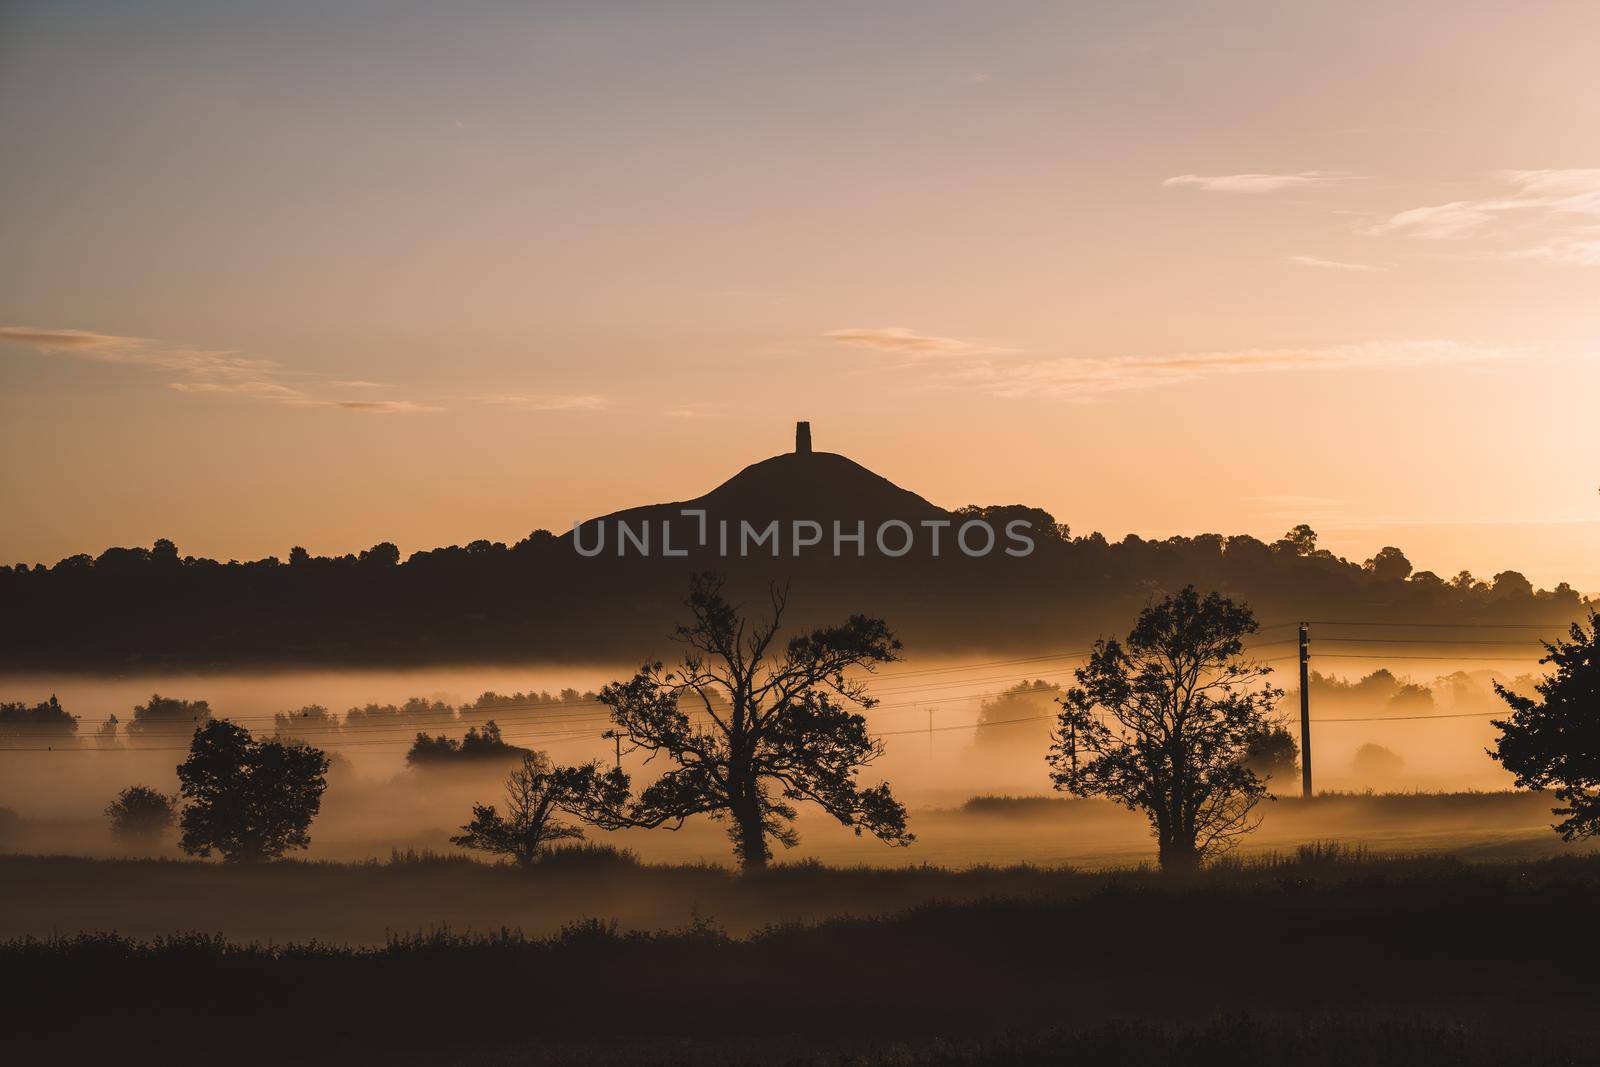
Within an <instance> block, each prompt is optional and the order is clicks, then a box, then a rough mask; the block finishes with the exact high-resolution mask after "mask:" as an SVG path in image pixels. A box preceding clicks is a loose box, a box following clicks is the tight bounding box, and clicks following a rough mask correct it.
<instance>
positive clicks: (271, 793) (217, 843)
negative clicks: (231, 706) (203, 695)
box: [178, 719, 328, 863]
mask: <svg viewBox="0 0 1600 1067" xmlns="http://www.w3.org/2000/svg"><path fill="white" fill-rule="evenodd" d="M327 771H328V757H327V756H326V755H325V754H324V753H323V752H322V751H321V750H319V749H315V748H312V747H311V746H310V745H301V744H285V743H283V742H281V741H256V740H253V739H252V738H251V736H250V731H249V730H246V729H245V728H244V727H242V726H237V725H235V724H234V723H231V722H228V721H227V720H226V719H212V720H211V721H209V722H207V723H206V724H205V725H204V726H202V727H201V728H200V729H198V730H196V731H195V734H194V738H193V739H192V740H191V741H190V742H189V758H188V759H186V760H184V761H183V763H181V764H179V766H178V781H179V782H180V783H182V785H181V789H180V792H181V794H182V796H183V798H184V799H185V800H187V801H188V804H187V806H186V807H185V808H184V809H183V837H182V839H181V840H180V841H179V844H180V845H181V846H182V847H183V850H184V851H185V852H189V853H192V854H194V855H198V856H209V855H211V851H212V849H215V850H216V851H218V852H220V853H221V854H222V858H223V859H224V860H225V861H227V862H229V863H250V862H258V861H261V860H270V859H276V858H277V857H279V856H281V855H283V853H284V852H285V851H286V850H288V849H291V848H305V847H307V846H308V845H309V844H310V843H311V835H310V833H309V831H310V828H311V820H312V819H314V818H316V815H317V811H318V810H319V809H320V808H321V806H322V794H323V791H324V790H326V789H327V788H328V780H327V777H326V776H327Z"/></svg>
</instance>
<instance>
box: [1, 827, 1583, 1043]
mask: <svg viewBox="0 0 1600 1067" xmlns="http://www.w3.org/2000/svg"><path fill="white" fill-rule="evenodd" d="M0 879H3V884H4V895H5V898H6V899H7V901H8V903H9V904H10V905H11V907H9V908H8V912H9V913H10V914H9V916H8V922H14V916H15V915H16V913H17V912H18V911H22V912H31V913H32V914H33V915H34V916H35V918H36V920H42V919H43V918H44V916H45V915H47V914H49V907H50V905H49V903H48V902H49V901H51V900H56V901H64V900H70V899H72V898H73V897H75V896H78V897H84V898H87V897H91V896H92V897H93V898H94V899H95V900H97V901H98V902H99V906H100V908H101V909H102V911H101V917H100V918H101V921H100V923H99V924H97V925H96V926H95V927H93V928H94V929H100V930H106V931H110V930H112V929H117V930H119V931H120V933H119V934H113V933H110V932H106V933H85V934H77V933H75V932H72V933H69V931H75V930H76V929H77V927H76V926H75V925H74V926H69V925H66V924H63V925H61V926H57V927H56V931H57V932H58V933H59V935H60V936H52V935H51V932H50V931H48V930H44V931H35V933H36V934H37V935H38V936H34V937H28V938H22V937H17V936H15V934H16V932H15V931H14V930H13V931H10V933H11V934H12V939H11V940H9V941H7V942H5V943H4V944H3V945H0V981H4V982H5V984H6V986H7V987H8V988H10V989H11V990H13V992H12V993H11V994H10V995H9V996H8V998H7V1000H6V1001H5V1005H6V1007H5V1012H6V1014H7V1015H9V1016H10V1018H9V1019H8V1020H7V1022H6V1032H7V1033H8V1035H10V1036H11V1038H12V1039H13V1040H12V1043H13V1045H14V1047H15V1048H16V1050H17V1052H18V1053H19V1054H20V1055H21V1056H22V1060H23V1061H27V1060H28V1059H30V1058H31V1057H32V1056H34V1055H36V1054H37V1055H43V1054H45V1053H47V1052H51V1053H56V1054H68V1053H70V1054H72V1055H78V1056H89V1055H99V1054H108V1053H110V1052H112V1051H115V1052H116V1054H117V1056H118V1059H119V1060H120V1061H124V1062H125V1061H127V1056H126V1050H127V1049H128V1048H130V1047H133V1048H139V1049H144V1050H149V1051H148V1055H149V1057H150V1058H151V1059H152V1060H154V1059H163V1060H166V1061H169V1062H170V1061H172V1060H173V1059H178V1060H186V1059H191V1058H197V1057H201V1056H222V1055H224V1050H225V1055H226V1058H228V1059H258V1060H276V1059H282V1058H290V1057H292V1058H294V1059H297V1060H308V1061H317V1062H333V1061H352V1060H353V1061H357V1062H359V1061H362V1060H366V1059H371V1058H375V1057H378V1056H380V1055H381V1057H382V1058H383V1059H384V1060H385V1061H387V1062H404V1063H454V1062H460V1063H539V1064H544V1063H584V1062H589V1063H685V1064H688V1063H746V1062H763V1063H765V1062H795V1063H819V1064H820V1063H854V1064H866V1063H885V1064H890V1063H893V1064H941V1063H950V1064H955V1063H993V1064H999V1063H1053V1062H1060V1061H1061V1060H1062V1059H1070V1060H1073V1061H1077V1062H1085V1063H1162V1062H1180V1063H1182V1062H1190V1063H1207V1062H1216V1061H1217V1060H1218V1059H1225V1060H1226V1061H1228V1062H1236V1063H1279V1062H1287V1061H1290V1060H1293V1061H1294V1062H1303V1063H1314V1064H1333V1063H1505V1062H1544V1063H1579V1062H1592V1061H1593V1060H1594V1059H1595V1052H1594V1051H1593V1050H1594V1037H1595V1033H1594V1022H1593V1010H1592V1009H1593V1005H1594V1003H1595V997H1596V995H1597V994H1600V975H1597V973H1596V971H1595V969H1594V967H1593V960H1594V958H1595V952H1596V949H1597V948H1600V941H1597V939H1600V928H1597V927H1596V926H1595V924H1594V923H1593V916H1594V914H1595V912H1596V908H1597V907H1600V858H1597V857H1592V856H1571V857H1566V858H1559V859H1551V860H1542V861H1531V862H1516V863H1509V862H1485V863H1465V862H1462V861H1460V860H1459V859H1453V858H1449V857H1443V856H1432V857H1377V856H1369V855H1365V854H1363V853H1360V852H1355V851H1351V850H1347V849H1341V848H1338V847H1333V846H1324V847H1316V848H1307V849H1302V850H1300V851H1299V852H1298V853H1295V854H1293V855H1287V856H1281V857H1273V858H1261V859H1256V860H1252V861H1248V862H1233V863H1224V864H1221V865H1219V866H1218V867H1216V868H1213V869H1209V870H1205V871H1202V872H1199V873H1198V874H1196V875H1193V876H1189V877H1183V878H1174V877H1172V876H1171V875H1170V874H1169V875H1162V874H1160V873H1159V872H1155V871H1151V870H1119V871H1111V872H1089V871H1077V870H1071V869H1042V868H1031V867H1010V868H976V869H970V870H964V871H951V870H944V869H938V868H907V869H900V870H881V869H880V870H872V869H862V868H856V869H838V868H829V867H823V866H820V865H815V864H803V865H798V866H780V867H776V868H774V869H772V870H770V871H767V872H764V873H762V874H759V875H754V876H751V875H746V876H736V875H733V874H732V873H730V872H728V871H725V870H721V869H716V868H710V867H704V866H689V867H685V866H648V865H640V864H638V863H637V862H636V861H633V860H632V859H630V858H629V857H628V856H626V855H619V854H616V853H613V852H610V851H609V850H605V849H590V850H586V851H582V852H579V853H574V854H572V855H569V856H562V855H560V854H559V853H558V854H557V855H556V856H555V857H553V858H551V859H547V860H545V861H544V862H542V863H540V864H539V865H537V866H536V867H535V868H533V869H532V870H528V871H515V870H512V869H507V868H495V867H489V866H486V865H482V864H476V863H471V862H466V861H462V860H458V859H456V860H453V859H443V858H436V857H428V856H409V857H408V856H403V855H402V856H399V857H396V858H395V859H394V860H393V861H391V862H388V863H372V864H349V865H346V864H326V863H303V862H287V863H280V864H273V865H269V866H265V867H259V868H252V869H238V868H226V867H221V866H216V865H206V864H197V863H176V862H168V861H106V860H86V859H69V858H48V857H27V856H10V857H5V858H4V859H0ZM629 901H632V902H634V903H632V904H630V903H628V902H629ZM401 902H404V904H403V906H402V905H401ZM430 910H431V911H433V912H435V913H436V914H439V915H441V916H442V915H444V914H446V913H453V914H455V915H457V916H463V917H466V918H468V919H469V920H470V921H468V922H465V923H462V924H461V925H456V924H454V923H452V924H451V926H450V928H449V929H446V928H444V927H443V926H441V925H433V926H431V927H430V926H428V925H426V924H421V923H417V922H410V923H404V924H397V925H393V926H389V928H388V929H387V932H386V933H384V934H381V935H379V936H378V937H376V938H374V937H372V936H371V931H372V930H373V929H375V928H376V927H377V926H379V925H385V924H388V923H389V922H391V921H392V920H394V919H396V918H398V917H399V916H401V915H409V916H416V915H420V914H426V913H428V912H429V911H430ZM141 912H142V913H143V914H145V915H146V916H147V917H148V918H147V920H146V922H145V923H143V924H139V923H133V924H130V925H123V922H122V920H125V919H126V918H127V917H129V916H132V915H135V914H138V913H141ZM673 912H676V913H677V914H680V915H684V916H685V918H684V919H683V920H682V921H679V922H676V923H660V924H656V925H651V924H650V923H648V922H644V923H642V924H641V922H640V920H641V919H642V918H643V917H645V916H647V915H665V914H668V913H673ZM529 914H540V915H543V916H545V917H547V918H551V919H553V918H555V917H556V916H561V917H562V918H561V920H560V922H559V923H557V924H556V925H555V927H554V930H553V932H551V933H549V934H546V935H543V936H539V935H535V934H533V933H531V932H527V933H525V932H523V931H522V930H518V929H516V926H517V925H518V924H517V923H515V922H513V921H511V920H512V919H514V918H515V917H517V916H519V915H529ZM224 915H227V916H231V917H233V918H232V921H231V922H229V923H228V924H227V925H228V926H229V927H230V932H229V936H227V937H222V936H218V935H216V934H215V933H214V932H213V931H214V930H215V929H216V925H215V922H216V920H218V919H219V918H221V917H222V916H224ZM61 917H62V918H65V917H66V916H65V915H62V916H61ZM156 917H159V919H157V918H156ZM497 917H498V919H499V920H500V921H496V920H497ZM151 922H159V924H160V925H164V926H165V928H166V929H165V932H166V933H168V934H169V935H171V934H176V935H177V936H167V937H155V936H154V935H153V933H151V932H146V933H138V932H136V931H137V928H138V927H140V926H144V927H145V928H146V929H147V930H148V928H149V926H150V924H151ZM543 925H546V924H541V926H543ZM296 926H298V927H300V928H301V929H303V930H305V931H307V932H306V933H303V934H301V935H300V936H297V937H289V938H285V937H281V936H274V935H273V934H268V933H265V932H264V931H266V930H268V929H271V930H273V931H281V930H284V929H292V928H294V927H296ZM341 928H342V929H344V931H345V933H344V935H343V936H340V934H339V933H338V932H337V931H338V930H339V929H341ZM180 931H190V933H187V934H183V933H178V932H180ZM252 931H254V932H252ZM311 931H317V933H315V934H314V935H313V934H312V933H311ZM127 934H132V935H133V936H132V937H125V936H123V935H127ZM350 946H355V947H350ZM157 1050H160V1051H159V1052H158V1051H157Z"/></svg>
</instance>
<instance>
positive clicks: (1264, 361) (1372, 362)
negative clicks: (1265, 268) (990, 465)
mask: <svg viewBox="0 0 1600 1067" xmlns="http://www.w3.org/2000/svg"><path fill="white" fill-rule="evenodd" d="M1516 354H1517V353H1516V351H1514V350H1511V349H1503V348H1493V347H1489V346H1483V345H1468V344H1461V343H1459V342H1456V341H1440V340H1414V341H1374V342H1368V343H1364V344H1353V345H1330V346H1325V347H1318V348H1249V349H1239V350H1235V351H1223V352H1191V353H1180V354H1177V355H1168V356H1112V357H1084V358H1059V359H1038V360H998V359H985V360H978V361H973V362H970V363H967V364H964V365H962V366H961V367H959V368H954V369H950V370H947V371H945V372H944V373H943V374H942V375H940V376H939V377H938V378H937V379H936V381H937V382H938V384H943V385H946V386H951V387H963V388H975V389H979V390H982V391H984V392H987V393H990V394H993V395H995V396H1001V397H1045V398H1049V399H1055V400H1068V401H1080V402H1081V401H1091V400H1097V399H1101V398H1104V397H1106V396H1108V395H1111V394H1115V393H1125V392H1131V391H1135V390H1143V389H1157V388H1163V387H1168V386H1175V385H1182V384H1188V383H1194V382H1201V381H1206V380H1209V379H1214V378H1222V377H1231V376H1236V375H1244V374H1268V373H1290V372H1304V371H1325V370H1344V369H1355V368H1380V367H1405V366H1418V365H1424V364H1431V363H1439V364H1453V365H1458V364H1466V363H1477V362H1482V361H1486V360H1495V359H1504V358H1508V357H1511V356H1513V355H1516Z"/></svg>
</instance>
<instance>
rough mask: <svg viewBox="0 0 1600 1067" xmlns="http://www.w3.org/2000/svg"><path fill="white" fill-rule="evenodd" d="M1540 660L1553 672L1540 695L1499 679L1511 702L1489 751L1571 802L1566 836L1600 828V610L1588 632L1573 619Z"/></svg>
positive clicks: (1523, 781) (1530, 782)
mask: <svg viewBox="0 0 1600 1067" xmlns="http://www.w3.org/2000/svg"><path fill="white" fill-rule="evenodd" d="M1544 647H1545V655H1544V657H1543V658H1542V659H1541V660H1540V661H1539V662H1541V663H1548V664H1551V665H1552V666H1554V668H1555V670H1554V672H1553V673H1550V674H1547V675H1546V676H1545V677H1543V678H1541V679H1540V680H1539V681H1538V683H1537V684H1536V685H1535V687H1534V689H1535V694H1536V695H1534V696H1528V695H1526V694H1523V693H1517V692H1514V691H1512V690H1511V689H1510V688H1508V687H1506V686H1503V685H1501V684H1500V683H1498V682H1496V683H1495V691H1496V692H1497V693H1499V694H1500V699H1501V700H1504V701H1505V702H1506V704H1508V705H1509V706H1510V707H1511V717H1510V718H1509V719H1496V720H1495V722H1494V725H1495V726H1496V727H1498V728H1499V730H1500V737H1499V740H1497V741H1496V742H1495V746H1494V748H1492V749H1490V750H1489V754H1490V755H1491V756H1493V757H1494V758H1495V759H1497V760H1499V761H1500V762H1501V763H1502V764H1504V765H1505V768H1506V770H1508V771H1510V772H1511V773H1512V774H1514V775H1516V776H1517V785H1519V786H1521V787H1522V788H1524V789H1550V790H1553V791H1554V792H1555V795H1556V799H1557V800H1559V801H1560V802H1561V803H1562V804H1563V805H1564V806H1563V807H1559V808H1554V809H1552V812H1553V814H1556V815H1562V816H1565V818H1564V819H1562V821H1561V822H1559V823H1557V824H1556V827H1555V828H1556V829H1557V830H1558V831H1560V833H1561V836H1562V838H1563V839H1564V840H1567V841H1572V840H1574V839H1577V838H1583V837H1592V836H1594V835H1595V834H1597V833H1600V613H1596V612H1594V611H1590V613H1589V629H1588V632H1587V633H1586V632H1585V631H1584V628H1583V626H1582V624H1580V623H1573V624H1572V629H1571V630H1570V631H1569V633H1568V639H1566V640H1563V639H1560V638H1557V639H1556V640H1555V641H1553V642H1552V641H1546V642H1544Z"/></svg>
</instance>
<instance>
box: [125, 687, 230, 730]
mask: <svg viewBox="0 0 1600 1067" xmlns="http://www.w3.org/2000/svg"><path fill="white" fill-rule="evenodd" d="M210 721H211V705H210V704H208V703H206V702H205V701H204V700H179V699H177V698H175V697H164V696H162V695H161V694H159V693H156V694H152V695H151V697H150V702H149V703H147V704H140V705H137V706H136V707H135V708H134V709H133V720H132V721H131V722H129V723H128V737H129V738H130V739H131V740H133V741H135V742H139V741H146V740H149V741H162V740H165V741H168V742H171V741H180V740H187V739H188V737H189V736H190V735H191V734H192V733H193V732H194V731H195V730H198V729H199V728H200V727H202V726H204V725H205V724H206V723H208V722H210Z"/></svg>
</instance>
